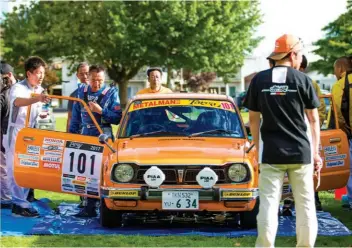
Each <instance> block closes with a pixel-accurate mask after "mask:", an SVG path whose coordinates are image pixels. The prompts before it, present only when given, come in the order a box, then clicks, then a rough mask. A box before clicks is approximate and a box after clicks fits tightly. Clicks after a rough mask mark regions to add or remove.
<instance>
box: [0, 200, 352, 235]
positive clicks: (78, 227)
mask: <svg viewBox="0 0 352 248" xmlns="http://www.w3.org/2000/svg"><path fill="white" fill-rule="evenodd" d="M48 201H49V200H48V199H41V201H38V202H36V203H35V207H36V208H37V209H38V210H39V212H40V214H41V217H40V218H23V217H13V216H12V214H11V210H8V209H3V210H2V211H1V233H0V234H1V235H3V236H23V235H53V234H75V235H97V234H99V235H116V234H120V235H145V236H167V235H178V236H186V235H201V236H209V237H214V236H224V237H242V236H256V235H257V231H256V230H255V229H253V230H242V229H240V228H230V227H228V226H219V225H204V226H202V227H199V226H194V227H192V225H187V226H188V228H180V227H178V226H177V225H175V226H173V224H171V225H166V226H165V225H164V226H160V225H157V224H147V225H146V224H145V225H141V224H138V225H131V226H129V225H126V226H124V227H118V228H114V229H107V228H103V227H101V226H100V224H99V219H98V218H89V219H80V218H76V217H73V216H72V215H73V214H75V213H77V211H78V208H77V205H76V204H65V203H62V204H60V206H59V209H60V214H55V213H54V211H52V210H51V209H50V207H49V206H48V205H47V202H48ZM317 215H318V224H319V226H318V235H326V236H347V235H352V232H351V231H350V230H349V229H348V228H347V227H345V226H344V225H343V224H342V223H341V222H340V221H338V220H337V219H335V218H334V217H332V216H331V215H330V214H329V213H326V212H318V213H317ZM295 235H296V233H295V217H294V216H292V217H284V216H281V217H280V221H279V230H278V236H295Z"/></svg>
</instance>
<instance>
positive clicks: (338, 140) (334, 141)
mask: <svg viewBox="0 0 352 248" xmlns="http://www.w3.org/2000/svg"><path fill="white" fill-rule="evenodd" d="M340 141H341V138H331V139H330V143H337V142H340Z"/></svg>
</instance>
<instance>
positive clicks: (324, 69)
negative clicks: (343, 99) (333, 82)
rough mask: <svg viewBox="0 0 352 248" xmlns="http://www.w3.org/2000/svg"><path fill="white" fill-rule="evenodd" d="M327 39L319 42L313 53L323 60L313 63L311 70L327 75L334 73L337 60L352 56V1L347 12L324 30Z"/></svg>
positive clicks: (316, 43) (349, 2)
mask: <svg viewBox="0 0 352 248" xmlns="http://www.w3.org/2000/svg"><path fill="white" fill-rule="evenodd" d="M322 30H323V31H325V33H326V34H325V38H323V39H320V40H318V41H317V42H315V43H314V45H316V46H318V48H317V49H315V50H314V51H313V52H314V53H315V54H317V55H320V56H321V57H322V58H321V59H319V60H317V61H315V62H313V63H312V66H311V69H312V70H317V71H318V72H320V73H322V74H324V75H327V74H329V73H332V72H333V65H334V62H335V61H336V59H338V58H339V57H341V56H345V55H351V54H352V1H348V9H347V12H346V13H344V14H342V15H341V16H339V17H338V18H337V19H336V20H335V21H333V22H331V23H329V24H328V25H327V26H325V27H324V28H323V29H322Z"/></svg>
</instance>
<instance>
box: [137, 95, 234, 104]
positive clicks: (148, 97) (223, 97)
mask: <svg viewBox="0 0 352 248" xmlns="http://www.w3.org/2000/svg"><path fill="white" fill-rule="evenodd" d="M154 99H204V100H222V101H231V102H233V99H232V97H229V96H227V95H218V94H205V93H168V94H141V95H136V96H134V97H132V98H131V101H134V100H154Z"/></svg>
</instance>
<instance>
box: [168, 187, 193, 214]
mask: <svg viewBox="0 0 352 248" xmlns="http://www.w3.org/2000/svg"><path fill="white" fill-rule="evenodd" d="M162 208H163V209H174V210H175V209H176V210H192V209H198V208H199V193H198V192H197V191H164V192H163V194H162Z"/></svg>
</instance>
